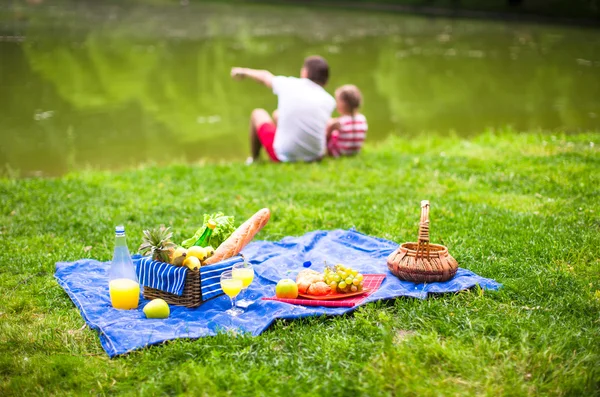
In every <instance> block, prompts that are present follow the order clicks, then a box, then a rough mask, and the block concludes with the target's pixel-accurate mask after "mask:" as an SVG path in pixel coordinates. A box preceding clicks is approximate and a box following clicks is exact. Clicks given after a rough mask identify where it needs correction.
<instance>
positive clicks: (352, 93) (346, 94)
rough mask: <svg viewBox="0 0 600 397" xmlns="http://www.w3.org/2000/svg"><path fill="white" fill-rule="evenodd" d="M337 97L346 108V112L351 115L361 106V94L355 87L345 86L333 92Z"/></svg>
mask: <svg viewBox="0 0 600 397" xmlns="http://www.w3.org/2000/svg"><path fill="white" fill-rule="evenodd" d="M335 93H336V95H337V96H339V97H340V99H341V100H342V101H343V102H344V103H345V104H346V106H348V111H349V112H350V113H351V114H354V113H356V111H357V110H358V108H360V106H361V105H362V94H361V93H360V90H359V89H358V87H357V86H355V85H352V84H346V85H343V86H341V87H339V88H338V89H337V90H335Z"/></svg>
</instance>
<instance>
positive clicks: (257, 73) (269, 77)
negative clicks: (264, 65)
mask: <svg viewBox="0 0 600 397" xmlns="http://www.w3.org/2000/svg"><path fill="white" fill-rule="evenodd" d="M231 77H233V78H237V79H242V78H244V77H249V78H251V79H252V80H254V81H257V82H259V83H261V84H263V85H266V86H267V87H269V88H270V89H272V88H273V74H272V73H271V72H269V71H268V70H256V69H248V68H232V69H231Z"/></svg>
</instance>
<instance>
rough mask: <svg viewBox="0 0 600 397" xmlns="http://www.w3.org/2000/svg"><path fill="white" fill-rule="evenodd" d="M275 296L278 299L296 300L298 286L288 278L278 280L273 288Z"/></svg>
mask: <svg viewBox="0 0 600 397" xmlns="http://www.w3.org/2000/svg"><path fill="white" fill-rule="evenodd" d="M275 295H276V296H277V297H278V298H287V299H296V298H297V297H298V285H296V283H295V282H294V280H290V279H289V278H285V279H283V280H279V282H278V283H277V286H276V287H275Z"/></svg>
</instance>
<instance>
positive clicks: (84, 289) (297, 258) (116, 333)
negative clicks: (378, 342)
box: [55, 229, 500, 357]
mask: <svg viewBox="0 0 600 397" xmlns="http://www.w3.org/2000/svg"><path fill="white" fill-rule="evenodd" d="M396 248H397V244H396V243H393V242H391V241H387V240H384V239H380V238H375V237H370V236H366V235H364V234H361V233H359V232H357V231H356V230H354V229H351V230H333V231H315V232H310V233H307V234H305V235H304V236H300V237H285V238H284V239H282V240H281V241H254V242H252V243H250V244H249V245H248V246H247V247H246V248H245V249H244V250H243V252H242V253H243V254H244V256H245V257H246V258H247V259H248V260H249V261H250V262H251V263H252V264H253V265H255V272H256V277H255V280H254V282H253V283H252V284H251V285H250V287H249V290H248V292H247V294H248V295H249V298H251V299H254V300H255V303H254V304H252V305H251V306H250V307H248V309H247V310H246V312H245V313H243V314H242V315H240V316H239V317H235V318H232V317H229V316H228V315H227V314H225V310H226V309H228V308H229V307H230V302H229V298H228V297H227V296H225V295H220V296H218V297H216V298H214V299H211V300H209V301H207V302H205V303H203V304H202V305H201V306H200V307H198V308H195V309H188V308H185V307H180V306H171V315H170V317H169V318H167V319H147V318H146V317H145V316H144V313H143V311H142V309H143V307H144V305H145V304H146V303H147V301H146V300H144V299H140V305H139V307H138V309H137V310H117V309H113V308H112V306H111V304H110V297H109V294H108V269H109V266H110V263H109V262H99V261H96V260H93V259H81V260H78V261H75V262H59V263H57V264H56V273H55V277H56V279H57V280H58V283H59V284H60V285H61V286H62V287H63V288H64V289H65V291H66V292H67V294H68V295H69V296H70V297H71V299H72V300H73V302H74V303H75V305H76V306H77V308H78V309H79V310H80V311H81V314H82V316H83V318H84V320H85V321H86V323H87V324H88V325H89V326H90V327H91V328H93V329H95V330H97V331H98V333H99V335H100V342H101V343H102V347H103V348H104V349H105V350H106V352H107V353H108V355H109V356H110V357H114V356H117V355H120V354H124V353H127V352H130V351H132V350H135V349H139V348H141V347H144V346H148V345H154V344H158V343H161V342H163V341H166V340H172V339H177V338H200V337H203V336H210V335H216V334H217V333H218V332H220V331H224V330H228V329H237V330H242V331H245V332H249V333H251V334H252V335H259V334H260V333H262V332H263V331H265V330H266V329H267V328H268V327H269V326H270V325H271V323H273V321H275V319H278V318H281V319H295V318H300V317H306V316H316V315H323V314H325V315H341V314H344V313H349V312H351V311H353V310H354V309H355V308H356V307H352V308H348V307H343V308H326V307H321V306H312V307H305V306H299V305H291V304H288V303H283V302H277V301H264V300H260V298H261V297H264V296H273V295H274V294H275V284H276V283H277V281H279V280H280V279H282V278H292V279H295V277H296V274H297V273H298V271H300V270H301V269H303V268H304V267H303V264H304V263H305V262H307V261H310V262H311V263H312V265H311V268H312V269H315V270H319V271H321V270H323V268H324V266H325V263H327V264H336V263H344V264H346V265H349V266H352V267H353V268H355V269H357V270H359V271H361V272H362V273H384V274H387V277H386V279H385V280H384V281H383V283H382V285H381V287H380V288H379V290H377V291H376V292H375V293H373V294H371V295H370V296H369V297H368V298H367V299H365V301H364V302H363V303H362V304H365V303H368V302H374V301H377V300H382V299H391V298H396V297H399V296H407V297H413V298H418V299H425V298H426V297H427V295H428V294H429V293H443V292H456V291H460V290H463V289H466V288H470V287H473V286H475V285H477V284H478V285H479V286H480V287H481V288H483V289H491V290H497V289H498V288H500V284H499V283H497V282H496V281H494V280H490V279H487V278H483V277H480V276H478V275H476V274H474V273H473V272H470V271H468V270H466V269H462V268H460V269H458V272H457V274H456V276H455V277H454V278H453V279H451V280H450V281H447V282H444V283H432V284H415V283H411V282H407V281H400V280H399V279H398V278H396V277H395V276H393V275H392V274H391V273H390V272H389V270H388V269H387V265H386V258H387V256H388V255H389V254H390V253H391V252H392V251H393V250H394V249H396Z"/></svg>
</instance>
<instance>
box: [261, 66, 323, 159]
mask: <svg viewBox="0 0 600 397" xmlns="http://www.w3.org/2000/svg"><path fill="white" fill-rule="evenodd" d="M272 84H273V93H274V94H275V95H277V97H278V101H277V111H278V113H279V115H278V120H277V132H276V133H275V140H274V142H273V150H274V151H275V154H276V155H277V158H278V159H279V160H280V161H313V160H316V159H318V158H319V157H321V156H323V155H324V154H325V152H326V137H325V128H326V126H327V121H328V120H329V118H330V117H331V113H332V112H333V109H334V108H335V99H334V98H333V97H332V96H331V95H329V93H327V91H325V90H324V89H323V87H321V86H320V85H318V84H317V83H314V82H312V81H311V80H309V79H300V78H296V77H285V76H276V77H273V80H272Z"/></svg>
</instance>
